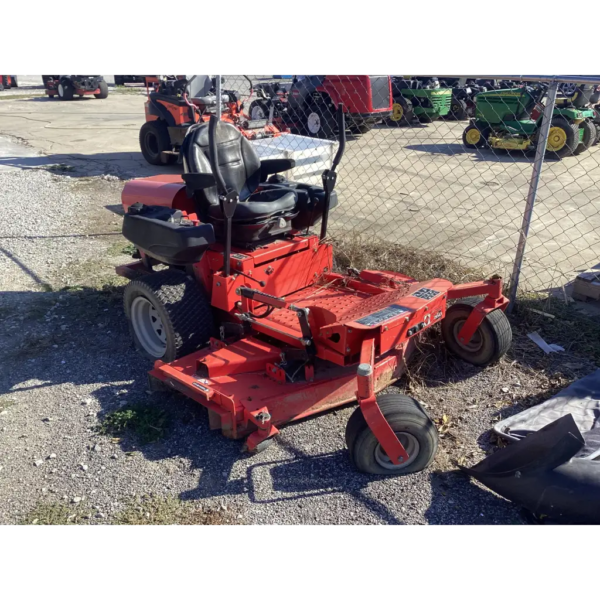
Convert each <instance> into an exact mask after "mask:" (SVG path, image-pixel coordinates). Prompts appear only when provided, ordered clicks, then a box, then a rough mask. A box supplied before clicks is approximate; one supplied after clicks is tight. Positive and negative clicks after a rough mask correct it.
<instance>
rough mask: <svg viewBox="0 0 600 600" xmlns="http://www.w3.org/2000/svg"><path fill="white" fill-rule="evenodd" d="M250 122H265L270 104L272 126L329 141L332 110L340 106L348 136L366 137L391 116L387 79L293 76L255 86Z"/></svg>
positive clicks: (332, 131) (333, 126)
mask: <svg viewBox="0 0 600 600" xmlns="http://www.w3.org/2000/svg"><path fill="white" fill-rule="evenodd" d="M254 89H255V91H256V93H257V96H258V98H257V99H256V100H254V101H253V102H252V104H250V108H249V110H248V113H249V115H250V118H252V119H265V118H266V117H267V115H268V114H269V107H268V105H267V104H266V103H267V102H268V101H274V106H275V119H276V120H275V123H276V124H279V123H281V124H284V125H285V126H286V127H289V128H291V129H292V130H295V131H298V132H300V133H301V134H304V135H309V136H311V137H317V138H330V139H333V138H335V137H336V135H337V120H336V106H339V104H342V105H343V106H344V112H345V116H346V124H347V125H348V126H349V128H350V131H351V132H352V133H367V132H368V131H370V130H371V129H372V128H373V127H374V125H375V124H376V123H378V122H380V121H381V120H382V119H386V118H388V117H389V116H390V115H391V114H392V104H393V100H392V92H391V80H390V77H389V76H387V75H384V76H368V75H308V76H295V77H294V78H293V80H292V82H291V83H262V84H258V85H257V86H255V88H254Z"/></svg>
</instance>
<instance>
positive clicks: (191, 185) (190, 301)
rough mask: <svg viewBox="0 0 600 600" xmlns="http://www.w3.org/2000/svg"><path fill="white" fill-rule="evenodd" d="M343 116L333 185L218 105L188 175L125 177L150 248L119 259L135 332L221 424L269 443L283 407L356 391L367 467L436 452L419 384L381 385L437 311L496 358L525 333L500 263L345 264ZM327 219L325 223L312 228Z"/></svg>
mask: <svg viewBox="0 0 600 600" xmlns="http://www.w3.org/2000/svg"><path fill="white" fill-rule="evenodd" d="M337 118H338V126H337V130H338V131H339V136H340V145H339V150H338V152H337V155H336V157H335V159H334V161H333V166H332V168H331V169H330V170H326V171H325V172H324V173H323V188H320V187H317V186H310V185H306V184H301V183H294V182H289V181H287V180H285V179H284V178H283V177H282V176H281V175H278V174H279V173H281V172H284V171H286V170H288V169H291V168H293V166H294V161H292V160H289V159H274V160H262V161H261V160H260V159H259V158H258V156H257V155H256V153H255V151H254V148H253V147H252V145H251V144H250V142H249V141H248V140H247V139H246V138H245V137H244V136H243V135H242V133H241V132H240V131H239V129H237V128H236V127H235V126H233V125H231V124H229V123H226V122H219V121H218V119H217V118H216V116H214V115H213V116H211V118H210V121H209V123H198V124H195V125H193V126H192V127H190V129H189V133H188V135H187V136H186V139H185V142H184V144H183V146H182V155H183V164H184V171H185V172H184V173H183V175H182V176H179V175H159V176H155V177H149V178H147V179H138V180H133V181H131V182H129V183H127V184H126V186H125V188H124V190H123V197H122V201H123V205H124V208H125V212H126V214H125V217H124V222H123V235H124V236H125V237H126V238H127V239H128V240H129V241H131V242H132V243H133V244H134V245H135V246H136V248H137V250H136V252H137V256H136V257H137V258H139V259H140V260H139V261H137V262H134V263H131V264H128V265H125V266H122V267H118V268H117V273H119V274H120V275H122V276H124V277H127V278H129V279H131V282H130V283H129V284H128V285H127V287H126V288H125V293H124V296H125V312H126V314H127V318H128V320H129V323H130V327H131V331H132V335H133V338H134V341H135V344H136V346H137V347H138V349H139V350H140V351H141V352H142V353H143V354H144V355H146V356H147V357H149V358H151V359H154V360H155V363H154V368H153V369H152V370H151V371H150V382H151V386H152V387H153V389H160V388H163V387H165V386H166V387H167V388H172V389H174V390H177V391H179V392H181V393H183V394H184V395H186V396H188V397H190V398H192V399H193V400H195V401H196V402H199V403H200V404H202V405H203V406H205V407H206V408H207V409H208V414H209V420H210V425H211V428H213V429H221V430H222V432H223V434H224V435H225V436H227V437H230V438H234V439H239V438H246V444H245V447H246V449H247V450H249V451H260V450H263V449H264V448H266V447H267V446H268V445H269V443H270V442H271V439H272V438H273V436H275V435H276V434H277V433H278V431H279V430H278V428H279V427H281V425H283V424H285V423H288V422H290V421H295V420H298V419H302V418H303V417H306V416H309V415H314V414H315V413H319V412H322V411H325V410H328V409H331V408H333V407H337V406H341V405H344V404H349V403H351V402H354V401H357V400H358V408H357V409H356V410H355V412H354V414H353V415H352V416H351V417H350V420H349V421H348V425H347V428H346V442H347V444H348V448H349V451H350V456H351V458H352V461H353V462H354V464H355V465H356V467H357V468H358V469H359V470H360V471H363V472H366V473H376V474H398V473H411V472H415V471H420V470H421V469H424V468H425V467H427V465H429V464H430V462H431V461H432V460H433V458H434V456H435V453H436V449H437V445H438V436H437V431H436V428H435V425H434V424H433V422H432V421H431V419H430V418H429V416H428V415H427V414H426V412H425V410H423V408H422V407H421V406H420V405H419V403H418V402H417V401H416V400H413V399H412V398H409V397H407V396H403V395H399V394H389V395H382V396H379V397H377V396H376V394H377V393H378V392H379V391H381V390H383V389H384V388H386V387H387V386H389V385H390V384H391V383H393V382H394V381H395V380H397V379H398V378H400V376H401V375H402V373H403V371H404V369H405V364H406V361H407V359H408V358H409V357H410V355H411V353H412V352H413V350H414V348H415V343H416V340H415V338H416V337H417V336H418V335H419V334H420V333H421V332H423V331H425V330H426V329H428V328H430V327H433V325H435V324H436V323H441V327H442V332H443V336H444V339H445V341H446V344H447V345H448V348H449V349H450V350H452V351H454V352H455V353H456V354H458V355H459V356H460V357H462V358H463V359H464V360H466V361H468V362H470V363H472V364H475V365H482V366H483V365H487V364H488V363H490V362H493V361H495V360H497V359H498V358H499V357H500V356H502V355H503V354H504V353H505V352H506V351H507V349H508V347H509V345H510V341H511V329H510V325H509V323H508V320H507V319H506V317H505V315H504V312H503V310H504V309H505V308H506V305H507V299H506V298H505V297H504V296H503V295H502V281H501V280H500V279H492V280H489V281H478V282H475V283H467V284H461V285H453V284H452V283H451V282H450V281H446V280H444V279H431V280H429V281H423V282H419V281H415V280H414V279H412V278H411V277H408V276H406V275H401V274H400V273H394V272H391V271H370V270H364V271H361V272H358V271H355V270H354V271H352V272H349V273H348V274H347V275H342V274H338V273H333V272H332V246H331V243H330V242H329V241H327V239H326V233H327V220H328V215H329V210H330V209H331V208H333V207H334V206H335V205H336V204H337V196H336V194H335V192H334V186H335V183H336V177H337V175H336V172H335V170H336V167H337V165H338V164H339V162H340V159H341V157H342V154H343V152H344V146H345V134H344V130H345V123H344V115H343V111H342V108H341V107H340V108H339V110H338V112H337ZM318 221H321V232H320V235H314V234H312V233H308V228H309V227H311V226H313V225H315V224H316V223H317V222H318ZM303 230H304V231H303ZM156 265H161V267H162V268H161V269H160V270H154V266H156ZM165 267H166V268H165ZM473 296H484V298H483V299H481V298H479V299H474V298H472V297H473ZM469 297H470V298H469ZM449 300H457V302H456V303H454V304H453V305H452V306H451V307H449V308H448V307H447V303H448V301H449Z"/></svg>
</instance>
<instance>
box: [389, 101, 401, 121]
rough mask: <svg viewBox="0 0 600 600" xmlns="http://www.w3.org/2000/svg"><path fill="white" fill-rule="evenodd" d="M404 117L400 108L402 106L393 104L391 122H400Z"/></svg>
mask: <svg viewBox="0 0 600 600" xmlns="http://www.w3.org/2000/svg"><path fill="white" fill-rule="evenodd" d="M403 116H404V109H403V108H402V104H397V103H394V105H393V107H392V121H400V119H402V117H403Z"/></svg>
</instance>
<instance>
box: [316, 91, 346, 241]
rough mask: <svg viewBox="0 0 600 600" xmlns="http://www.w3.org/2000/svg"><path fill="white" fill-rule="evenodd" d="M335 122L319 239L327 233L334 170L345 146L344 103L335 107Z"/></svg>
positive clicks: (325, 178) (325, 172) (326, 171)
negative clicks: (334, 148) (335, 145)
mask: <svg viewBox="0 0 600 600" xmlns="http://www.w3.org/2000/svg"><path fill="white" fill-rule="evenodd" d="M337 122H338V134H339V142H340V145H339V148H338V151H337V152H336V154H335V158H334V159H333V164H332V165H331V169H327V170H325V171H323V175H322V180H323V189H324V190H325V198H324V203H323V217H322V219H321V235H320V236H319V237H320V239H321V240H323V239H325V236H326V235H327V222H328V220H329V207H330V205H331V192H333V188H335V182H336V181H337V174H336V172H335V169H336V167H337V166H338V165H339V164H340V160H342V156H343V155H344V149H345V148H346V119H345V117H344V105H343V104H341V103H340V104H339V105H338V109H337Z"/></svg>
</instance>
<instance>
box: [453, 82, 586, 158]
mask: <svg viewBox="0 0 600 600" xmlns="http://www.w3.org/2000/svg"><path fill="white" fill-rule="evenodd" d="M547 92H548V86H547V84H542V83H538V84H535V85H534V86H529V85H523V86H522V87H520V88H510V89H503V90H491V91H488V92H481V93H480V94H478V95H477V102H476V112H475V118H474V119H472V120H471V123H470V124H469V125H468V127H467V128H466V129H465V131H464V132H463V143H464V145H465V146H466V147H467V148H470V149H474V148H479V149H485V148H494V149H502V150H521V151H530V150H534V149H535V147H536V143H537V139H538V136H539V132H540V127H541V123H542V115H543V110H544V105H543V100H544V98H545V97H546V95H547ZM586 97H587V100H586ZM588 102H589V95H588V96H586V95H585V94H579V95H574V96H572V97H569V98H567V97H565V98H560V99H557V103H556V105H555V107H554V111H553V114H552V123H551V125H550V132H549V135H548V142H547V145H546V152H547V155H548V156H551V157H557V158H564V157H566V156H572V155H574V154H578V153H580V152H581V151H583V150H585V149H586V148H589V146H590V145H591V144H592V143H593V142H594V140H595V128H594V127H593V126H590V124H591V120H592V119H593V118H594V111H593V110H592V109H591V108H589V107H587V103H588ZM592 129H593V132H594V136H593V138H592ZM590 140H591V141H590Z"/></svg>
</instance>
